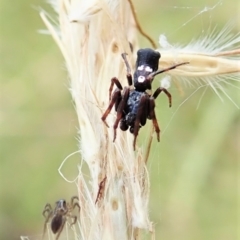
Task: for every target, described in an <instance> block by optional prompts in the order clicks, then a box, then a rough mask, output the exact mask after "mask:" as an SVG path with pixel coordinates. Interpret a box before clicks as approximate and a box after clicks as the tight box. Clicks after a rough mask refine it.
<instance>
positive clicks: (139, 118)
mask: <svg viewBox="0 0 240 240" xmlns="http://www.w3.org/2000/svg"><path fill="white" fill-rule="evenodd" d="M148 101H149V98H148V96H147V95H142V96H141V99H140V102H139V107H138V110H137V115H136V119H135V122H134V129H133V136H134V139H133V149H134V151H135V146H136V140H137V136H138V132H139V128H140V123H142V122H143V123H144V118H145V123H146V118H147V112H146V110H147V109H146V106H147V102H148ZM144 115H145V116H144Z"/></svg>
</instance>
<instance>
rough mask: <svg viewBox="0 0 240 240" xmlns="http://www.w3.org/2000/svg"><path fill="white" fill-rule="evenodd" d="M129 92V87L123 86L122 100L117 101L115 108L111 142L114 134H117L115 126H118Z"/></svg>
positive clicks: (114, 137) (114, 136)
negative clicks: (116, 107) (115, 116)
mask: <svg viewBox="0 0 240 240" xmlns="http://www.w3.org/2000/svg"><path fill="white" fill-rule="evenodd" d="M129 92H130V88H128V87H125V88H124V90H123V94H122V100H121V102H120V103H119V106H118V109H117V118H116V120H115V122H114V125H113V131H114V134H113V142H114V141H115V139H116V136H117V127H118V124H119V122H120V120H121V118H122V115H123V110H124V108H125V107H126V104H127V100H128V97H129Z"/></svg>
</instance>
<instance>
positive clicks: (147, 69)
mask: <svg viewBox="0 0 240 240" xmlns="http://www.w3.org/2000/svg"><path fill="white" fill-rule="evenodd" d="M145 71H146V72H152V71H153V70H152V68H150V67H149V66H146V67H145Z"/></svg>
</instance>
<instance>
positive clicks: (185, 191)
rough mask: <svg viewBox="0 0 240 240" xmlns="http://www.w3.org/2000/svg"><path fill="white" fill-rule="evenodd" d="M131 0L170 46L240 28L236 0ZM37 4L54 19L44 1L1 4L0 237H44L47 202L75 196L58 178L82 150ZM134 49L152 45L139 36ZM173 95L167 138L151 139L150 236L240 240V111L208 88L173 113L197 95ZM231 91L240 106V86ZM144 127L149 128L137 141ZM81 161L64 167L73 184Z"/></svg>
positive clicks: (60, 65)
mask: <svg viewBox="0 0 240 240" xmlns="http://www.w3.org/2000/svg"><path fill="white" fill-rule="evenodd" d="M134 3H135V6H136V10H137V14H138V16H139V20H140V22H141V24H142V27H143V28H144V29H145V30H146V31H147V32H148V33H149V34H150V35H151V36H152V37H153V38H154V39H155V40H156V41H157V39H158V36H159V34H161V33H165V34H166V36H167V37H168V40H169V41H170V43H173V44H174V43H182V44H184V43H188V42H190V40H191V39H192V38H197V36H199V35H200V34H201V33H202V34H205V31H206V30H207V29H208V27H209V26H212V27H214V26H215V25H218V27H219V29H221V27H223V26H224V25H225V24H226V22H228V21H229V20H230V19H232V18H233V17H234V18H235V20H236V29H234V31H235V33H237V32H239V30H240V21H239V17H238V18H237V16H238V15H239V14H240V5H239V4H240V3H239V0H228V1H227V0H225V1H219V2H218V1H213V0H208V1H202V2H201V3H200V2H199V3H197V2H195V1H194V2H193V1H186V0H182V1H173V0H172V1H157V0H155V1H154V0H152V1H146V0H145V1H141V3H140V2H139V1H137V0H135V1H134ZM214 5H217V6H216V7H215V8H213V9H212V10H209V11H206V12H204V13H201V11H202V10H203V9H204V7H213V6H214ZM38 7H43V8H44V9H47V10H48V11H50V12H51V9H50V8H49V6H48V5H47V4H46V3H45V2H44V1H40V0H32V1H30V0H21V1H14V2H10V1H6V0H5V1H4V0H1V1H0V33H1V34H0V36H1V37H0V54H1V56H0V60H1V63H0V68H1V71H0V81H1V86H0V89H1V92H0V99H1V100H0V103H1V120H0V121H1V123H0V136H1V137H0V141H1V142H0V156H1V163H0V176H1V180H0V203H1V211H0V239H1V240H2V239H4V240H5V239H7V240H13V239H19V238H20V236H29V239H40V235H41V233H42V228H43V217H42V214H41V212H42V209H43V207H44V205H45V204H46V202H50V203H54V202H55V201H56V200H57V199H59V198H66V199H69V198H70V197H71V196H72V195H75V194H76V192H77V191H76V187H75V185H74V184H69V183H66V182H65V181H64V180H63V179H62V178H61V176H60V175H59V173H58V171H57V169H58V167H59V165H60V164H61V162H62V161H63V159H64V158H65V157H66V156H68V155H69V154H70V153H72V152H74V151H76V150H77V149H78V148H77V145H78V142H77V140H76V138H77V129H78V123H77V119H76V115H75V111H74V107H73V103H72V100H71V96H70V93H69V91H68V86H69V79H68V77H67V73H66V69H65V65H64V60H63V58H62V56H61V54H60V51H59V50H58V48H57V46H56V45H55V43H54V41H53V40H52V38H51V37H50V36H48V35H41V34H39V33H38V30H40V29H45V26H44V24H43V23H42V21H41V19H40V17H39V14H38V10H37V8H38ZM140 46H141V47H144V46H149V43H148V42H147V41H146V40H144V39H143V38H142V37H140ZM158 78H159V79H160V77H158ZM157 82H158V81H155V84H158V83H157ZM236 84H238V86H239V82H237V83H236ZM226 87H227V86H226ZM170 91H171V93H172V95H173V104H174V106H173V108H172V109H171V110H169V109H168V108H167V100H166V99H165V97H164V96H160V97H159V98H158V100H157V109H158V113H157V116H158V119H159V122H160V126H161V128H162V130H163V131H164V132H163V134H162V140H161V144H158V143H156V142H155V140H154V146H153V149H152V152H151V158H150V160H149V163H148V166H149V170H150V178H151V198H150V215H151V220H152V221H153V222H154V223H155V228H156V239H174V240H175V239H177V240H179V239H180V240H181V239H184V240H186V239H189V240H191V239H199V240H200V239H209V240H210V239H211V240H225V239H239V238H237V237H240V236H239V235H238V236H237V234H239V229H238V225H239V224H240V222H239V221H238V220H239V217H238V214H240V211H239V186H238V179H239V157H240V142H239V141H240V140H239V139H240V126H239V120H240V117H239V109H237V108H236V106H234V105H233V104H232V103H231V102H230V101H229V100H228V99H227V98H226V97H224V102H221V100H220V99H219V98H218V97H217V95H216V94H215V93H214V92H213V91H211V90H208V91H206V93H205V95H204V97H203V98H202V99H201V96H202V93H203V91H204V89H200V90H199V91H197V92H196V93H195V94H194V95H193V96H192V97H191V98H189V99H188V100H187V101H186V102H185V103H184V104H183V105H181V107H180V108H179V109H178V107H179V106H180V104H181V102H182V101H183V100H184V99H185V98H188V97H189V96H190V94H191V93H192V92H193V89H189V88H187V87H186V88H185V87H184V96H180V94H179V91H178V89H177V88H176V86H173V87H172V88H171V90H170ZM227 92H228V94H229V95H230V96H231V98H232V99H233V100H234V101H235V102H236V103H237V104H238V106H240V97H239V95H240V94H239V93H240V91H239V89H237V88H235V87H230V88H227ZM200 99H201V101H200ZM199 101H200V106H199V107H198V104H199ZM177 109H178V110H177ZM167 126H168V127H167ZM148 130H149V125H148V126H147V127H146V128H145V129H142V130H141V134H140V135H142V136H145V134H147V131H148ZM78 162H79V156H77V155H75V156H73V157H71V160H69V161H68V162H67V164H66V165H65V166H64V173H65V174H66V176H67V177H68V178H69V179H74V178H75V176H76V175H77V164H78Z"/></svg>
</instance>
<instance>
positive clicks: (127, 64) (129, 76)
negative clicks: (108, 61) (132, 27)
mask: <svg viewBox="0 0 240 240" xmlns="http://www.w3.org/2000/svg"><path fill="white" fill-rule="evenodd" d="M126 55H127V53H122V58H123V61H124V63H125V65H126V67H127V80H128V85H129V86H132V74H131V68H130V65H129V62H128V60H127V58H126Z"/></svg>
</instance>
